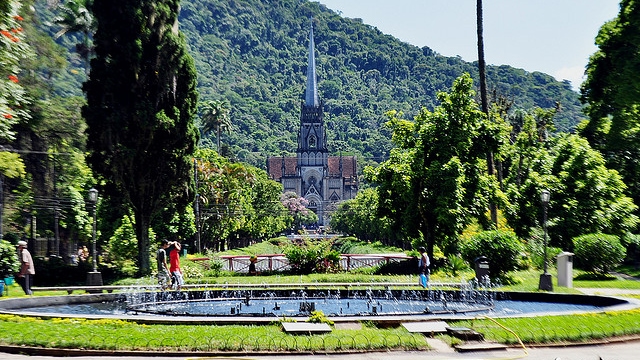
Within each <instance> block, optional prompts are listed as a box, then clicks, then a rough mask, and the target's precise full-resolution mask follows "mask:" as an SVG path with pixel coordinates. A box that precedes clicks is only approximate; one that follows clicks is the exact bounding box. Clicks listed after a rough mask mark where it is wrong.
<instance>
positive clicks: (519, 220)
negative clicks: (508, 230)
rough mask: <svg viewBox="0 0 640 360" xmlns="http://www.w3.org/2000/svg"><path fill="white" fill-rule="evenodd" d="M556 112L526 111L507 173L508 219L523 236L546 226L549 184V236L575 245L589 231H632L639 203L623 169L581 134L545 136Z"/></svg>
mask: <svg viewBox="0 0 640 360" xmlns="http://www.w3.org/2000/svg"><path fill="white" fill-rule="evenodd" d="M553 113H554V110H542V109H537V110H536V111H535V115H530V114H524V115H523V116H524V118H523V121H524V122H523V126H522V131H521V132H520V133H519V134H518V136H517V139H516V142H515V144H514V147H513V150H512V152H511V153H510V158H512V159H513V161H512V163H511V166H510V168H509V171H508V174H509V176H508V177H507V179H506V184H507V191H506V192H507V195H508V198H509V204H510V205H511V206H510V207H509V208H508V211H507V217H508V219H509V224H510V225H511V226H512V227H513V228H514V230H515V231H516V233H517V234H518V235H519V236H522V237H526V236H529V235H530V230H531V228H533V227H536V226H541V219H542V206H541V204H540V193H541V191H542V190H543V189H548V190H549V191H550V192H551V202H550V203H549V208H548V216H549V235H550V242H551V243H552V244H554V245H556V246H558V247H562V248H563V249H565V250H571V248H572V246H573V245H572V243H571V239H572V238H574V237H576V236H579V235H582V234H585V233H590V232H604V233H608V234H616V235H623V234H625V233H626V232H629V231H633V230H634V229H635V228H636V226H637V224H638V217H637V216H635V215H634V212H635V211H636V209H637V206H636V205H634V204H633V201H632V199H631V198H629V197H627V196H626V195H625V190H626V186H625V184H624V183H623V181H622V179H621V177H620V175H619V174H618V173H617V172H616V171H614V170H611V169H608V168H607V167H606V166H605V160H604V158H603V157H602V155H601V154H600V153H599V152H598V151H596V150H594V149H593V148H591V146H589V143H588V142H587V141H586V140H585V139H584V138H582V137H580V136H578V135H573V134H559V135H557V136H555V137H551V138H549V139H546V135H545V134H546V131H545V129H546V127H547V126H550V125H552V121H553V119H552V118H553Z"/></svg>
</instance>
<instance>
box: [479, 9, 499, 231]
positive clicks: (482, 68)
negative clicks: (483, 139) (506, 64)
mask: <svg viewBox="0 0 640 360" xmlns="http://www.w3.org/2000/svg"><path fill="white" fill-rule="evenodd" d="M482 23H483V16H482V0H477V2H476V26H477V28H476V29H477V33H478V72H479V75H480V102H481V103H482V112H484V113H485V114H486V115H487V118H488V117H489V103H488V100H487V75H486V64H485V61H484V35H483V33H484V29H483V26H482ZM487 172H488V173H489V175H490V176H491V175H494V173H495V168H494V164H493V152H492V151H489V152H487ZM489 209H490V211H491V221H492V222H493V224H494V225H495V226H497V225H498V208H497V206H496V204H495V202H493V201H492V202H491V203H490V204H489Z"/></svg>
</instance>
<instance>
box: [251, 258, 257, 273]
mask: <svg viewBox="0 0 640 360" xmlns="http://www.w3.org/2000/svg"><path fill="white" fill-rule="evenodd" d="M257 262H258V257H257V256H255V255H253V256H252V257H250V258H249V275H258V271H257V270H256V263H257Z"/></svg>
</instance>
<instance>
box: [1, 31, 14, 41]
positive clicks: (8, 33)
mask: <svg viewBox="0 0 640 360" xmlns="http://www.w3.org/2000/svg"><path fill="white" fill-rule="evenodd" d="M0 34H2V35H4V36H6V37H8V38H9V39H11V37H13V35H11V33H10V32H8V31H7V30H0Z"/></svg>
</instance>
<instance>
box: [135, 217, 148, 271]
mask: <svg viewBox="0 0 640 360" xmlns="http://www.w3.org/2000/svg"><path fill="white" fill-rule="evenodd" d="M135 218H136V237H137V238H138V276H147V275H149V274H151V266H150V263H149V246H150V242H149V221H148V219H146V218H145V216H143V215H141V214H140V212H139V211H136V212H135Z"/></svg>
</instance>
